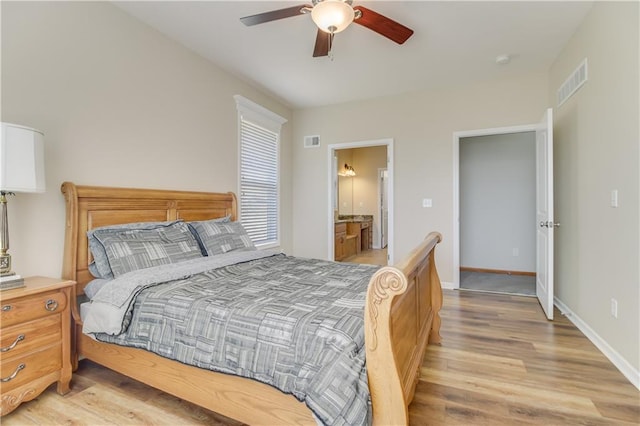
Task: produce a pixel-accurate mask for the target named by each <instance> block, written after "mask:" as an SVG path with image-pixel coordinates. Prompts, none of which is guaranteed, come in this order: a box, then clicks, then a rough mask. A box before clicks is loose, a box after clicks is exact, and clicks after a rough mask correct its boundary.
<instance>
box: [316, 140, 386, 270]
mask: <svg viewBox="0 0 640 426" xmlns="http://www.w3.org/2000/svg"><path fill="white" fill-rule="evenodd" d="M373 146H386V147H387V174H388V185H389V192H388V194H387V196H388V199H387V201H388V204H389V215H388V224H387V231H388V235H387V264H389V265H393V259H394V253H393V247H394V244H393V235H394V233H393V210H394V202H393V174H394V173H393V138H388V139H377V140H364V141H358V142H343V143H334V144H330V145H328V146H327V156H328V161H327V164H328V167H327V169H328V171H327V178H328V183H329V185H327V186H328V187H329V194H328V198H327V199H328V201H329V202H328V203H327V204H328V211H327V231H328V232H327V237H328V238H327V240H328V244H327V245H328V250H327V258H328V259H329V260H333V259H334V249H335V246H334V245H335V242H334V237H335V229H334V228H335V220H334V216H333V215H334V213H333V200H334V197H335V196H336V193H335V185H334V178H335V176H334V174H335V171H334V161H333V157H334V156H335V152H336V150H341V149H351V148H368V147H373ZM376 208H378V206H376Z"/></svg>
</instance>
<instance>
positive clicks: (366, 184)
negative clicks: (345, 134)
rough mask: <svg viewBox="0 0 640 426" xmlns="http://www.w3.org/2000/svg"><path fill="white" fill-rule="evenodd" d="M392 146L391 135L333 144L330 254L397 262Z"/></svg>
mask: <svg viewBox="0 0 640 426" xmlns="http://www.w3.org/2000/svg"><path fill="white" fill-rule="evenodd" d="M392 148H393V141H392V140H391V139H385V140H377V141H362V142H351V143H342V144H333V145H330V146H329V159H330V162H329V164H330V169H331V170H330V172H329V177H330V180H331V184H330V185H329V187H330V188H331V191H330V194H329V196H330V203H329V206H330V211H329V214H328V216H329V217H330V221H329V238H330V241H329V259H332V260H336V261H346V262H353V263H369V264H376V265H387V264H392V262H393V251H392V247H393V191H392V188H393V185H392V182H393V161H392V158H393V149H392ZM383 171H384V172H383ZM381 185H382V187H381Z"/></svg>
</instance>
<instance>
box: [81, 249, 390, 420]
mask: <svg viewBox="0 0 640 426" xmlns="http://www.w3.org/2000/svg"><path fill="white" fill-rule="evenodd" d="M264 255H265V256H267V257H264V258H257V259H252V260H247V261H239V262H238V263H233V264H230V265H226V266H220V267H216V268H214V269H209V270H206V271H204V272H200V273H195V274H193V275H191V276H189V277H188V278H183V277H180V278H177V279H176V278H172V280H171V281H166V279H155V280H152V281H150V282H146V281H145V280H144V279H142V280H141V282H145V283H144V284H141V285H139V284H135V283H134V284H131V283H128V284H125V285H124V286H125V287H127V288H128V290H127V291H130V292H132V293H133V295H132V296H131V297H130V298H127V297H124V296H123V294H122V292H120V291H118V290H117V289H113V288H111V289H107V290H105V289H103V290H101V291H100V292H98V294H96V299H97V300H102V302H94V304H100V303H103V304H104V303H107V304H108V303H109V302H105V300H109V299H114V298H115V299H117V300H116V301H115V302H114V303H113V305H118V304H122V305H123V306H124V305H126V306H125V308H126V309H124V315H123V317H122V318H121V320H122V323H123V324H124V325H123V326H122V328H123V332H121V333H120V334H106V333H99V332H96V331H95V330H94V331H93V333H92V334H93V335H94V336H95V337H96V338H97V339H98V340H101V341H105V342H111V343H116V344H120V345H126V346H134V347H137V348H143V349H146V350H149V351H152V352H154V353H157V354H159V355H161V356H164V357H166V358H170V359H174V360H178V361H180V362H183V363H186V364H190V365H195V366H198V367H201V368H205V369H210V370H213V371H218V372H223V373H228V374H234V375H238V376H243V377H248V378H251V379H254V380H258V381H260V382H263V383H267V384H270V385H272V386H275V387H276V388H278V389H280V390H281V391H283V392H285V393H289V394H292V395H294V396H295V397H296V398H297V399H298V400H300V401H303V402H304V403H305V404H306V405H307V406H308V407H309V408H310V409H311V410H312V411H313V413H314V414H315V415H316V417H317V418H318V419H319V420H320V421H321V422H322V423H324V424H332V425H333V424H335V425H343V424H348V425H365V424H368V423H370V422H371V408H370V402H369V389H368V384H367V374H366V368H365V348H364V301H365V297H366V288H367V285H368V282H369V279H370V277H371V275H372V274H373V273H374V272H375V271H376V270H377V268H378V267H376V266H371V265H356V264H348V263H335V262H327V261H322V260H312V259H301V258H295V257H289V256H285V255H282V254H279V255H273V254H264ZM249 256H253V257H255V256H256V254H255V252H253V254H249ZM189 262H190V263H194V262H192V261H189ZM205 262H206V261H205ZM195 263H197V262H195ZM200 268H202V267H201V266H200ZM150 269H154V268H150ZM197 269H198V267H196V270H197ZM152 274H153V273H152ZM178 275H181V274H178ZM182 275H184V273H183V274H182ZM119 280H120V279H119ZM120 281H124V280H120ZM147 281H148V280H147ZM101 293H102V295H101ZM124 293H126V292H124ZM105 294H108V295H110V296H105ZM99 296H100V297H99ZM92 309H93V307H92Z"/></svg>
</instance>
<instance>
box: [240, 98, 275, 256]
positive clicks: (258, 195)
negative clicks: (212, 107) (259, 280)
mask: <svg viewBox="0 0 640 426" xmlns="http://www.w3.org/2000/svg"><path fill="white" fill-rule="evenodd" d="M235 100H236V105H237V108H238V118H239V134H240V135H239V145H240V148H239V158H240V165H239V172H240V173H239V191H238V192H239V197H238V201H239V210H240V222H242V225H243V226H244V227H245V229H246V230H247V233H248V234H249V236H250V237H251V239H252V240H253V243H254V244H255V245H256V246H258V247H263V248H265V247H274V246H278V245H280V215H279V208H280V185H279V184H280V162H279V157H280V155H279V154H280V150H279V147H280V129H281V128H282V124H284V123H285V122H286V120H285V119H284V118H282V117H280V116H279V115H277V114H275V113H273V112H271V111H269V110H267V109H265V108H263V107H261V106H260V105H258V104H255V103H253V102H251V101H250V100H248V99H246V98H244V97H242V96H239V95H236V96H235Z"/></svg>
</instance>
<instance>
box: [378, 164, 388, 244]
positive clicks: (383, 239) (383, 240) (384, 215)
mask: <svg viewBox="0 0 640 426" xmlns="http://www.w3.org/2000/svg"><path fill="white" fill-rule="evenodd" d="M387 173H388V172H387V169H382V170H380V248H381V249H383V248H385V247H386V246H387V233H388V232H389V231H388V229H389V201H388V198H387V193H388V191H389V188H388V185H389V183H388V180H387Z"/></svg>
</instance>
